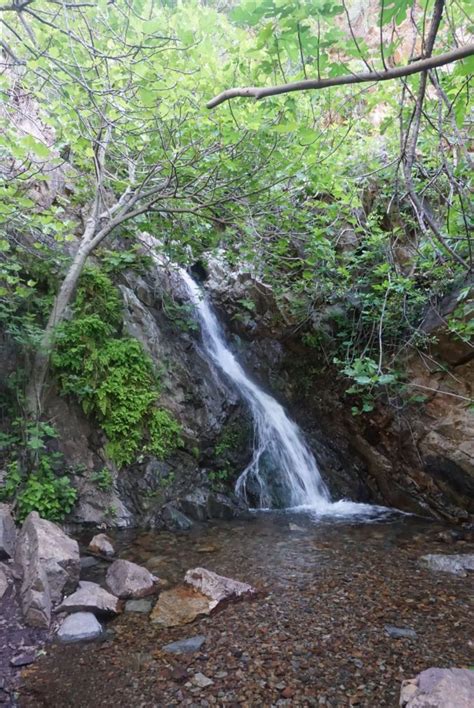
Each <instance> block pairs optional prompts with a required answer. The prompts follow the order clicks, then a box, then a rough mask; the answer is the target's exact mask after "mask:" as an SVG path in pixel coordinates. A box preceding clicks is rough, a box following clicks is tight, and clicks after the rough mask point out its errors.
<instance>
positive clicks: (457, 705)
mask: <svg viewBox="0 0 474 708" xmlns="http://www.w3.org/2000/svg"><path fill="white" fill-rule="evenodd" d="M473 705H474V671H469V670H468V669H438V668H430V669H426V671H422V672H421V674H418V676H416V678H414V679H411V680H410V681H403V683H402V688H401V691H400V706H402V707H406V708H427V707H428V706H429V708H471V706H473Z"/></svg>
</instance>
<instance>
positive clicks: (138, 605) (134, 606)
mask: <svg viewBox="0 0 474 708" xmlns="http://www.w3.org/2000/svg"><path fill="white" fill-rule="evenodd" d="M152 605H153V602H152V601H151V600H144V599H141V600H127V602H126V603H125V612H139V613H141V614H144V615H145V614H148V612H150V610H151V607H152Z"/></svg>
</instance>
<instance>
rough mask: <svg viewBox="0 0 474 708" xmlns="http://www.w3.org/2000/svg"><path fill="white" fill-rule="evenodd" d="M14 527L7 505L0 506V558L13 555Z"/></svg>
mask: <svg viewBox="0 0 474 708" xmlns="http://www.w3.org/2000/svg"><path fill="white" fill-rule="evenodd" d="M15 543H16V527H15V522H14V521H13V518H12V515H11V513H10V508H9V506H8V505H7V504H0V558H13V557H14V555H15Z"/></svg>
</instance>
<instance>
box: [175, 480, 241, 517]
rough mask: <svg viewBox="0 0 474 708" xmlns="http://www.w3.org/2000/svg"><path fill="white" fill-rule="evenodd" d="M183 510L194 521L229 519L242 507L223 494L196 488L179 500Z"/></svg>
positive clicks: (237, 514)
mask: <svg viewBox="0 0 474 708" xmlns="http://www.w3.org/2000/svg"><path fill="white" fill-rule="evenodd" d="M180 506H181V509H182V510H183V512H184V513H185V514H186V515H187V516H190V517H191V519H194V520H195V521H207V520H208V519H223V520H230V519H235V518H236V517H237V516H239V515H240V514H241V513H242V511H243V509H241V508H240V507H239V506H238V505H237V503H235V502H234V501H233V500H231V499H230V498H229V497H228V496H226V495H225V494H219V493H218V492H217V493H216V492H211V491H209V490H208V489H202V488H198V489H195V490H194V491H193V492H191V493H190V494H187V495H186V496H185V497H183V498H182V499H181V500H180Z"/></svg>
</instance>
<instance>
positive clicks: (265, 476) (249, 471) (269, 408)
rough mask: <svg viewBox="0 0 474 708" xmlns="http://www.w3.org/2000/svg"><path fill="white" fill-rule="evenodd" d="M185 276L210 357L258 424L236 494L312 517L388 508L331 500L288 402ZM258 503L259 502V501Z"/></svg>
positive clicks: (364, 513)
mask: <svg viewBox="0 0 474 708" xmlns="http://www.w3.org/2000/svg"><path fill="white" fill-rule="evenodd" d="M180 277H181V279H182V282H183V283H184V285H185V287H186V290H187V292H188V294H189V298H190V300H191V302H192V303H193V304H194V306H195V309H196V314H197V317H198V319H199V323H200V326H201V332H202V341H203V348H204V352H205V354H206V356H207V358H208V359H209V360H210V361H211V362H212V363H213V364H214V365H215V366H216V367H217V369H218V371H219V372H220V373H221V375H224V376H225V377H226V378H227V379H229V380H230V381H231V382H232V383H233V385H234V386H235V387H236V389H237V390H238V391H239V393H240V395H241V396H242V398H243V399H244V400H245V401H246V402H247V404H248V406H249V409H250V411H251V414H252V418H253V422H254V449H253V455H252V459H251V462H250V464H249V465H248V466H247V468H246V469H245V470H244V471H243V472H242V474H241V475H240V477H239V478H238V480H237V484H236V493H237V494H238V495H239V496H240V497H241V498H242V499H244V501H246V502H247V504H248V503H249V500H257V506H258V508H260V509H266V508H267V509H268V508H272V507H275V506H281V505H282V504H281V501H282V500H284V501H285V504H284V506H286V507H289V508H291V509H292V510H295V511H298V510H301V511H304V512H307V513H308V512H309V513H310V514H311V515H313V516H314V515H316V516H318V517H320V516H331V517H347V516H354V515H362V516H367V517H368V518H372V517H380V515H381V514H384V513H385V512H388V511H389V510H388V509H385V508H384V507H376V506H372V505H370V504H359V503H356V502H351V501H347V500H339V501H332V500H331V497H330V494H329V491H328V488H327V487H326V485H325V483H324V482H323V480H322V478H321V474H320V472H319V469H318V465H317V462H316V459H315V457H314V455H313V453H312V451H311V450H310V449H309V447H308V445H307V443H306V442H305V439H304V437H303V434H302V432H301V430H300V429H299V427H298V426H297V425H296V423H295V422H294V421H293V420H291V419H290V418H289V417H288V415H287V413H286V412H285V410H284V408H283V406H281V405H280V403H278V401H276V400H275V399H274V398H273V396H271V395H270V394H268V393H266V392H265V391H263V390H262V389H261V388H260V386H258V385H257V384H256V383H255V382H254V381H252V379H251V378H250V377H249V376H248V374H247V373H246V372H245V370H244V368H243V367H242V366H241V364H240V363H239V362H238V360H237V358H236V356H235V355H234V354H233V353H232V352H231V350H230V349H229V347H228V345H227V343H226V341H225V338H224V334H223V331H222V328H221V326H220V324H219V321H218V320H217V317H216V315H215V313H214V311H213V310H212V308H211V306H210V304H209V302H208V300H207V298H206V297H205V296H204V293H203V291H202V289H201V288H200V286H199V285H198V284H197V283H196V282H195V281H194V280H193V279H192V277H191V276H190V275H189V274H188V273H187V272H186V271H185V270H184V269H181V270H180ZM254 503H255V501H254Z"/></svg>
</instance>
